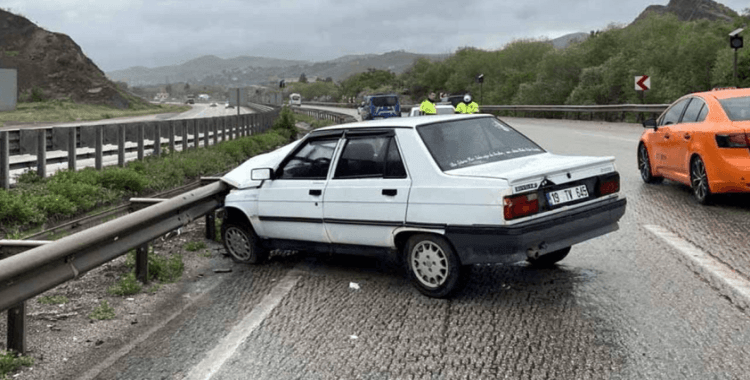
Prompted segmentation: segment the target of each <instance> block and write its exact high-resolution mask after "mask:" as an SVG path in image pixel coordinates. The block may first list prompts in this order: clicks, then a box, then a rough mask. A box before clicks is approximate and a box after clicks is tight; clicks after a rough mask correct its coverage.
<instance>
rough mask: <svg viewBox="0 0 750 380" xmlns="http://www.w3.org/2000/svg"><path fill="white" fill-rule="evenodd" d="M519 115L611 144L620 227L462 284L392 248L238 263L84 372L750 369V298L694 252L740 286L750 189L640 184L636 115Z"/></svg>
mask: <svg viewBox="0 0 750 380" xmlns="http://www.w3.org/2000/svg"><path fill="white" fill-rule="evenodd" d="M506 121H508V122H509V123H510V124H511V125H513V126H515V127H516V128H517V129H519V130H520V131H522V132H523V133H525V134H526V135H527V136H529V137H531V138H532V139H533V140H535V141H536V142H538V143H539V144H540V145H541V146H542V147H544V148H545V149H547V150H549V151H551V152H554V153H562V154H576V155H607V156H609V155H612V156H615V157H616V160H617V161H616V162H617V166H618V170H619V172H620V175H621V183H622V185H621V187H622V189H621V193H622V194H623V195H625V196H626V197H627V199H628V209H627V212H626V214H625V216H624V217H623V218H622V219H621V221H620V230H619V231H617V232H615V233H612V234H609V235H606V236H603V237H600V238H597V239H594V240H590V241H588V242H585V243H582V244H579V245H576V246H574V247H573V250H572V251H571V254H570V255H569V256H568V258H566V259H565V260H563V261H562V262H561V263H560V265H558V266H557V267H556V268H552V269H532V268H530V267H528V266H527V265H526V264H524V263H519V264H516V265H484V266H476V267H474V268H473V271H472V274H471V281H470V282H469V284H468V286H467V287H466V288H465V289H464V290H463V291H461V292H460V293H459V294H457V295H456V296H455V297H454V298H452V299H450V300H436V299H430V298H426V297H424V296H422V295H421V294H420V293H418V292H417V291H416V290H415V289H414V288H413V287H412V286H411V285H410V284H409V282H408V280H407V278H406V276H405V275H404V274H403V272H402V271H401V270H400V269H399V268H397V267H396V266H395V264H393V263H390V262H388V261H383V260H376V259H365V258H359V257H351V256H334V257H330V258H328V257H319V256H308V255H304V254H286V255H276V256H272V258H271V260H270V262H269V263H267V264H264V265H262V266H247V265H234V266H232V269H233V272H232V273H228V274H223V275H208V276H206V277H204V278H200V279H196V281H195V282H194V283H192V284H190V285H189V286H188V287H186V289H185V295H186V297H188V298H189V299H190V300H191V301H190V305H189V306H188V307H186V308H185V309H184V311H182V312H181V313H179V314H175V315H172V316H170V317H169V318H165V319H164V322H163V328H161V329H159V330H158V331H155V332H153V333H152V334H151V335H148V336H145V335H144V336H142V337H140V338H139V339H134V340H133V343H132V345H130V346H128V347H124V348H123V349H121V350H120V351H119V353H116V354H113V355H111V356H109V357H108V358H105V359H103V360H100V361H98V362H97V363H96V365H93V366H91V367H87V368H82V369H81V373H82V375H81V377H80V378H84V379H93V378H96V379H209V378H212V379H498V378H503V379H505V378H507V379H742V378H748V376H750V375H748V373H750V349H749V347H748V343H749V342H750V318H748V313H747V310H746V309H745V307H746V303H745V302H746V299H747V298H743V297H744V293H742V291H738V292H735V293H732V291H731V289H730V288H731V287H727V286H726V285H725V284H724V283H723V282H721V281H720V279H721V278H722V272H721V271H719V272H716V271H715V270H710V269H706V267H705V265H703V264H700V263H699V264H696V261H695V260H693V259H691V258H690V257H688V256H690V255H698V256H700V255H704V256H705V258H706V260H708V262H717V263H719V264H720V267H721V268H725V269H726V268H729V272H732V273H734V274H735V275H739V277H740V279H739V281H740V282H739V283H740V285H742V281H745V279H744V277H745V276H746V275H747V274H748V273H750V259H749V257H750V254H749V253H750V252H748V251H749V249H748V244H747V237H748V236H749V234H748V233H749V232H750V218H748V216H750V201H748V198H750V196H734V197H722V198H721V199H719V200H718V202H717V204H715V205H713V206H708V207H706V206H700V205H698V204H697V203H696V202H694V201H693V200H692V198H691V194H690V191H689V189H688V188H687V187H684V186H682V185H679V184H676V183H673V182H670V181H665V183H663V184H661V185H646V184H644V183H642V181H641V180H640V177H639V174H638V171H637V166H636V145H637V141H638V137H639V136H640V133H641V131H642V128H641V127H640V126H639V125H633V124H616V123H592V122H575V121H559V120H538V119H510V118H509V119H506ZM225 263H226V260H225V261H222V262H221V263H218V262H217V264H216V265H224V266H226V264H225ZM717 278H718V279H719V280H717ZM740 287H741V286H740ZM728 289H729V290H728ZM144 333H145V332H144Z"/></svg>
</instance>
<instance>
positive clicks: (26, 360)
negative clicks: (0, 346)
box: [0, 350, 34, 380]
mask: <svg viewBox="0 0 750 380" xmlns="http://www.w3.org/2000/svg"><path fill="white" fill-rule="evenodd" d="M32 365H34V358H31V357H28V356H23V355H16V354H15V353H14V352H12V351H5V350H0V379H2V380H5V379H8V377H7V376H8V374H10V373H11V372H14V371H16V370H18V369H19V368H21V367H31V366H32Z"/></svg>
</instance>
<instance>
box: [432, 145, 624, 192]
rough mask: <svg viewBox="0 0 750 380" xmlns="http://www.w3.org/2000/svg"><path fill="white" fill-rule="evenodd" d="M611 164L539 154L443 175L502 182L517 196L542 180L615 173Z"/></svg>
mask: <svg viewBox="0 0 750 380" xmlns="http://www.w3.org/2000/svg"><path fill="white" fill-rule="evenodd" d="M614 163H615V158H614V157H589V156H562V155H557V154H552V153H542V154H536V155H533V156H527V157H521V158H514V159H511V160H505V161H498V162H491V163H487V164H481V165H476V166H470V167H466V168H461V169H453V170H448V171H446V172H445V174H449V175H454V176H466V177H485V178H498V179H504V180H506V181H508V184H509V185H510V186H511V187H513V188H514V189H513V192H514V193H516V192H522V191H527V190H530V189H535V188H536V187H538V186H539V184H540V183H541V182H542V181H543V180H544V179H545V178H546V179H548V180H550V181H552V182H553V183H555V184H558V185H559V184H562V183H566V182H571V181H576V180H579V179H581V178H586V177H591V176H595V175H600V174H604V173H610V172H614V171H615V164H614Z"/></svg>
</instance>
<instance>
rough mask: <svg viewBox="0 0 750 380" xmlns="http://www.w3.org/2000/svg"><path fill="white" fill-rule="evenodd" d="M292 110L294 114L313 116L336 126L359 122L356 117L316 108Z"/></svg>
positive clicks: (295, 108)
mask: <svg viewBox="0 0 750 380" xmlns="http://www.w3.org/2000/svg"><path fill="white" fill-rule="evenodd" d="M291 108H292V112H294V113H298V114H300V115H307V116H311V117H314V118H316V119H318V120H330V121H333V122H334V123H336V124H346V123H354V122H356V121H357V119H356V118H355V117H353V116H351V115H347V114H344V113H338V112H333V111H325V110H319V109H314V108H299V107H291Z"/></svg>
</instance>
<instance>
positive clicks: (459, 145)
mask: <svg viewBox="0 0 750 380" xmlns="http://www.w3.org/2000/svg"><path fill="white" fill-rule="evenodd" d="M417 131H418V132H419V135H420V137H421V138H422V141H424V143H425V145H427V149H429V151H430V154H432V157H433V158H434V159H435V162H437V164H438V166H440V169H441V170H443V171H446V170H451V169H459V168H465V167H469V166H474V165H480V164H485V163H488V162H496V161H503V160H508V159H511V158H517V157H525V156H531V155H535V154H541V153H544V149H542V148H541V147H539V146H538V145H536V144H535V143H534V142H533V141H531V140H529V139H528V138H526V136H524V135H522V134H521V133H519V132H518V131H516V130H515V129H513V128H511V127H510V126H508V125H507V124H505V123H503V122H501V121H500V120H498V119H495V118H492V117H481V118H473V119H466V120H458V121H450V122H443V123H435V124H428V125H423V126H420V127H417Z"/></svg>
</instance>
